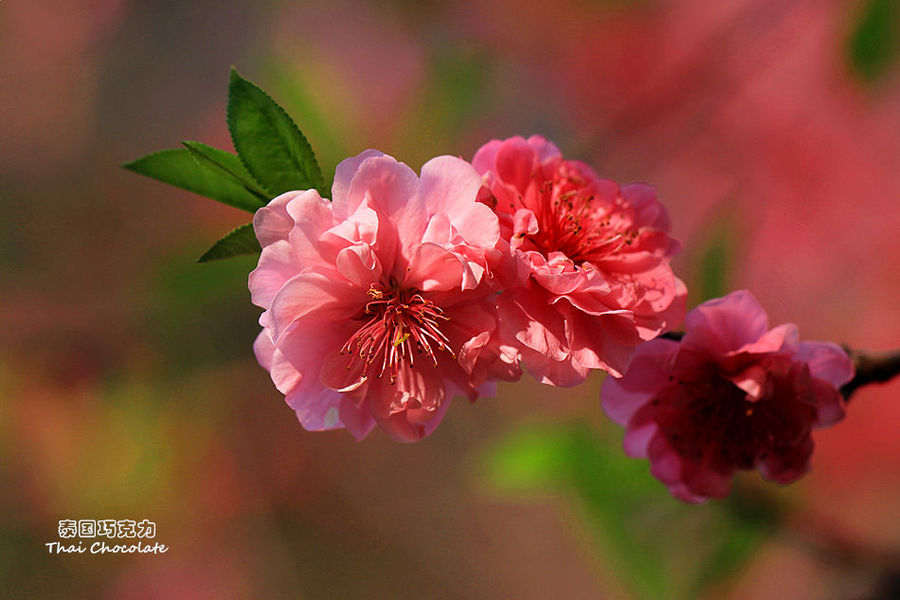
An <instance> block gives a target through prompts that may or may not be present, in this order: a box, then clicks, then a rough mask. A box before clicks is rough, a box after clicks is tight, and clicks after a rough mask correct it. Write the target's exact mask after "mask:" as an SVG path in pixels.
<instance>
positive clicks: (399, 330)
mask: <svg viewBox="0 0 900 600" xmlns="http://www.w3.org/2000/svg"><path fill="white" fill-rule="evenodd" d="M366 293H367V294H368V296H369V298H371V300H370V301H369V302H368V303H367V304H366V307H365V310H364V314H365V315H371V316H370V317H369V318H368V320H367V321H366V323H365V324H364V325H363V326H362V327H360V328H359V329H358V330H357V332H356V333H355V334H353V336H352V337H351V338H350V339H349V340H347V343H346V344H344V346H343V347H342V348H341V352H340V353H341V354H347V355H349V357H350V362H349V363H348V364H347V369H348V370H351V369H354V368H360V367H361V368H362V373H363V375H364V376H368V375H369V374H370V373H375V372H376V371H377V373H376V377H381V376H383V375H384V374H385V373H387V375H388V376H389V377H390V378H391V383H394V382H395V381H396V379H397V374H398V373H399V371H400V366H401V364H402V363H403V361H408V362H409V366H411V367H412V366H415V355H416V354H424V355H425V356H426V357H427V359H428V360H429V361H431V363H432V364H433V365H434V366H435V367H437V365H438V360H437V352H440V351H441V350H444V351H446V352H448V353H449V354H450V355H451V356H452V357H454V358H456V355H455V354H454V353H453V351H452V350H451V349H450V347H449V344H450V341H449V340H448V339H447V337H446V336H445V335H444V334H443V333H442V332H441V329H440V323H441V321H449V320H450V317H448V316H446V315H445V314H444V311H443V310H441V308H440V307H438V306H436V305H435V304H434V302H432V301H431V300H428V299H426V298H424V297H423V296H422V293H421V292H419V291H418V290H414V289H399V288H397V287H396V286H394V287H391V288H385V287H384V286H382V285H381V284H375V283H373V284H372V285H370V286H369V290H368V291H367V292H366ZM363 318H365V317H363ZM372 369H374V370H372Z"/></svg>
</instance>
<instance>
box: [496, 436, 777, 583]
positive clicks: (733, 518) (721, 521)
mask: <svg viewBox="0 0 900 600" xmlns="http://www.w3.org/2000/svg"><path fill="white" fill-rule="evenodd" d="M613 429H614V428H613V427H612V426H610V425H606V426H604V427H602V428H601V429H600V430H599V431H598V430H597V428H596V427H594V426H592V425H589V424H587V423H583V422H574V423H571V424H568V425H562V426H547V425H536V426H529V427H523V428H521V429H518V430H515V431H513V432H512V433H510V434H508V435H507V436H506V437H505V438H503V439H501V440H500V441H498V442H496V443H495V444H494V445H492V446H491V447H490V448H489V449H488V451H487V454H486V457H485V464H486V473H485V474H484V477H485V479H486V481H487V482H488V485H489V487H490V488H491V489H492V490H493V491H494V492H495V493H496V492H499V493H501V494H504V495H506V496H511V495H515V494H522V493H535V492H538V493H541V492H548V491H549V492H555V493H561V494H562V495H564V496H565V497H569V498H572V499H573V500H574V501H575V503H576V506H577V507H578V509H579V512H580V513H581V514H582V515H583V517H584V522H585V523H586V524H587V525H588V526H589V528H590V531H591V533H592V535H593V536H594V537H595V539H596V540H597V542H598V547H599V549H600V555H601V556H602V557H603V558H604V559H606V560H607V561H608V562H609V563H610V565H611V566H612V567H613V568H614V569H615V570H616V572H617V573H618V575H619V577H620V579H621V581H622V582H624V583H625V584H626V585H627V586H628V587H629V588H630V589H632V590H633V591H634V592H635V594H636V597H639V598H653V599H657V598H658V599H681V598H685V599H687V598H696V597H697V596H698V595H699V594H701V593H702V592H704V591H705V590H708V589H710V587H711V586H714V585H720V584H722V582H724V581H725V580H726V579H728V578H729V577H730V576H733V575H734V574H735V573H736V572H737V571H738V570H739V569H740V568H741V567H742V566H743V565H744V564H745V563H746V561H747V560H748V559H749V558H750V557H751V556H752V554H753V552H754V550H756V549H757V548H758V546H759V544H760V543H761V542H762V541H763V540H764V539H765V538H766V536H767V535H768V534H770V533H771V532H772V531H773V529H774V528H775V527H777V525H778V521H779V517H778V513H777V511H775V510H774V509H773V508H772V507H771V506H770V505H768V504H765V503H761V502H756V500H755V499H751V500H748V499H747V498H746V497H744V495H743V492H742V490H741V488H737V489H736V490H735V492H733V493H732V497H731V498H730V499H729V500H728V501H727V502H724V503H715V504H709V505H706V506H703V507H698V506H691V505H686V504H683V503H681V502H679V501H677V500H675V499H673V498H672V497H670V496H669V494H668V492H667V491H666V489H665V487H664V486H663V485H662V484H661V483H660V482H659V481H657V480H656V479H654V478H653V477H652V476H651V475H650V474H649V470H648V464H647V462H646V461H643V460H634V459H630V458H628V457H626V456H625V455H624V454H623V453H622V450H621V448H620V436H619V435H617V434H615V433H614V432H613Z"/></svg>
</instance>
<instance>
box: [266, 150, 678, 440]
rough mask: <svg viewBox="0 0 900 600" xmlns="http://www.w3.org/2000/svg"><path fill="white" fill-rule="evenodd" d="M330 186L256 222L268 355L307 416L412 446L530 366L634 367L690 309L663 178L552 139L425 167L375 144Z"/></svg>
mask: <svg viewBox="0 0 900 600" xmlns="http://www.w3.org/2000/svg"><path fill="white" fill-rule="evenodd" d="M331 196H332V197H331V200H330V201H329V200H326V199H323V198H321V197H320V195H319V193H318V192H316V191H315V190H306V191H295V192H288V193H285V194H282V195H280V196H278V197H277V198H275V199H274V200H272V201H271V202H270V203H269V204H268V206H266V207H264V208H262V209H260V210H259V211H258V212H257V213H256V216H255V218H254V220H253V225H254V229H255V231H256V235H257V238H258V239H259V242H260V244H261V245H262V248H263V249H262V254H261V256H260V261H259V266H258V267H257V268H256V270H255V271H254V272H253V273H252V274H251V275H250V290H251V293H252V298H253V302H254V303H255V304H257V305H258V306H261V307H262V308H264V309H265V312H263V314H262V316H261V317H260V324H261V325H262V327H263V331H262V333H261V334H260V335H259V337H258V339H257V341H256V344H255V350H256V355H257V358H258V359H259V362H260V363H261V364H262V365H263V366H264V367H265V368H267V369H268V370H269V372H270V374H271V376H272V379H273V381H274V382H275V385H276V386H277V387H278V389H279V390H280V391H281V392H283V393H284V394H285V396H286V399H287V402H288V404H289V405H290V406H291V407H292V408H293V409H294V410H295V411H296V413H297V416H298V418H299V419H300V422H301V423H302V424H303V426H304V427H305V428H307V429H310V430H323V429H333V428H339V427H345V428H347V429H348V430H349V431H350V432H351V433H352V434H353V435H355V436H356V437H358V438H361V437H363V436H365V435H366V434H367V433H368V432H369V431H370V430H371V429H372V427H373V426H374V425H375V424H378V425H379V426H380V427H382V428H383V429H384V430H385V431H387V432H388V433H389V434H390V435H391V436H393V437H394V438H396V439H398V440H403V441H415V440H418V439H421V438H422V437H424V436H426V435H428V434H429V433H431V432H432V431H433V430H434V428H435V427H436V426H437V425H438V423H439V422H440V420H441V418H442V417H443V415H444V413H445V412H446V410H447V407H448V406H449V404H450V401H451V399H452V398H453V397H454V396H458V395H461V396H466V397H468V398H470V399H472V400H474V399H475V398H477V397H478V396H479V395H481V394H486V393H491V389H492V386H493V384H494V382H495V381H497V380H506V381H513V380H516V379H518V378H519V377H520V376H521V367H522V366H524V367H525V368H527V369H528V370H529V371H530V372H531V373H532V374H533V375H534V376H535V377H537V378H538V379H540V380H541V381H543V382H545V383H548V384H553V385H574V384H577V383H580V382H581V381H583V380H584V378H585V377H586V376H587V374H588V372H589V371H590V370H591V369H602V370H605V371H608V372H609V373H611V374H613V375H615V376H621V375H622V373H624V372H625V370H626V368H627V367H628V363H629V361H630V359H631V355H632V354H633V352H634V349H635V348H636V347H637V346H638V344H640V343H641V342H642V341H644V340H648V339H651V338H653V337H655V336H656V335H658V334H659V333H660V332H661V331H662V330H663V329H665V328H666V327H667V326H670V325H671V324H672V323H673V322H675V321H677V320H679V319H680V318H681V316H682V314H681V313H682V312H683V306H684V297H685V288H684V285H683V284H682V283H681V281H680V280H678V279H677V278H676V277H675V275H674V274H673V272H672V269H671V267H670V265H669V260H670V258H671V256H672V254H673V253H674V252H675V251H676V250H677V248H678V244H677V242H675V241H674V240H673V239H672V238H670V237H669V234H668V229H669V220H668V216H667V214H666V211H665V209H664V208H663V207H662V205H661V204H660V203H659V202H658V201H657V200H656V197H655V194H654V192H653V189H652V188H651V187H649V186H646V185H630V186H624V187H619V186H618V185H617V184H615V183H614V182H612V181H609V180H607V179H602V178H600V177H599V176H597V175H596V174H595V173H594V172H593V171H592V170H591V169H590V168H589V167H587V165H584V164H583V163H580V162H575V161H567V160H563V159H562V157H561V155H560V153H559V151H558V150H557V149H556V148H555V147H554V146H553V145H552V144H550V143H549V142H547V141H546V140H544V139H543V138H540V137H532V138H530V139H528V140H524V139H522V138H512V139H509V140H506V141H503V142H501V141H492V142H490V143H488V144H486V145H485V146H484V147H482V148H481V149H480V150H479V151H478V152H477V153H476V155H475V158H474V160H473V162H472V163H471V164H470V163H467V162H465V161H463V160H461V159H458V158H452V157H447V156H443V157H438V158H435V159H433V160H431V161H429V162H428V163H426V164H425V165H424V166H423V167H422V171H421V176H417V175H416V174H415V173H414V172H413V171H412V170H411V169H410V168H409V167H407V166H406V165H405V164H403V163H400V162H397V161H396V160H394V159H393V158H391V157H389V156H386V155H384V154H382V153H380V152H377V151H374V150H368V151H366V152H363V153H362V154H360V155H358V156H356V157H354V158H350V159H347V160H345V161H344V162H342V163H341V164H340V165H339V166H338V167H337V170H336V173H335V179H334V185H333V187H332V194H331Z"/></svg>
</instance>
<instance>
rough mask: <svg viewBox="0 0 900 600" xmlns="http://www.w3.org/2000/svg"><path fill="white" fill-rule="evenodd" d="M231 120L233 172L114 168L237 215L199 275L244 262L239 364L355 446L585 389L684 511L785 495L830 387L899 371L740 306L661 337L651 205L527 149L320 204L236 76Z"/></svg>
mask: <svg viewBox="0 0 900 600" xmlns="http://www.w3.org/2000/svg"><path fill="white" fill-rule="evenodd" d="M227 114H228V129H229V133H230V134H231V140H232V143H233V146H234V148H235V150H236V151H237V155H235V154H232V153H230V152H226V151H223V150H218V149H216V148H213V147H210V146H207V145H205V144H201V143H199V142H184V148H179V149H170V150H164V151H162V152H156V153H153V154H149V155H147V156H144V157H142V158H139V159H138V160H136V161H133V162H131V163H128V164H126V165H124V166H125V167H126V168H128V169H130V170H132V171H134V172H137V173H140V174H142V175H146V176H148V177H152V178H154V179H158V180H160V181H163V182H166V183H169V184H172V185H175V186H177V187H181V188H184V189H187V190H190V191H193V192H196V193H199V194H202V195H205V196H207V197H209V198H212V199H214V200H216V201H219V202H222V203H224V204H227V205H229V206H233V207H235V208H238V209H241V210H246V211H248V212H250V213H253V214H254V218H253V222H252V224H249V223H248V224H247V225H244V226H242V227H238V228H237V229H235V230H234V231H232V232H231V233H229V234H228V235H226V236H225V237H223V238H222V239H220V240H219V241H218V242H216V243H215V244H214V245H213V246H212V247H211V248H210V249H209V250H208V251H207V252H205V253H204V254H203V255H202V256H200V258H199V259H198V261H199V262H206V261H210V260H218V259H221V258H227V257H230V256H235V255H239V254H247V253H252V252H256V251H257V250H260V251H261V253H260V258H259V264H258V266H257V268H256V269H255V270H254V271H253V272H252V273H251V274H250V280H249V287H250V292H251V296H252V300H253V302H254V303H255V304H256V305H258V306H260V307H262V308H263V309H264V310H263V313H262V314H261V316H260V321H259V322H260V325H261V326H262V332H261V333H260V334H259V336H258V337H257V339H256V342H255V344H254V350H255V353H256V357H257V359H258V361H259V363H260V364H261V365H262V366H263V367H265V368H266V369H267V370H268V371H269V374H270V376H271V378H272V381H273V382H274V384H275V386H276V388H277V389H278V390H279V391H281V392H282V393H283V394H284V395H285V399H286V401H287V403H288V405H289V406H290V407H291V408H293V409H294V411H295V412H296V414H297V417H298V419H299V420H300V423H301V424H302V425H303V427H305V428H306V429H308V430H313V431H320V430H327V429H338V428H345V429H347V430H348V431H349V432H350V433H351V434H353V435H354V436H355V437H356V438H357V439H362V438H363V437H365V436H366V435H367V434H368V433H369V432H370V431H371V430H372V429H373V428H374V427H375V426H376V425H377V426H378V427H380V428H381V429H382V430H384V431H385V432H386V433H387V434H389V435H390V436H391V437H393V438H394V439H397V440H400V441H417V440H420V439H422V438H423V437H425V436H427V435H429V434H430V433H431V432H433V431H434V429H435V428H436V427H437V426H438V425H439V424H440V422H441V419H442V418H443V417H444V415H445V414H446V412H447V409H448V408H449V406H450V403H451V401H452V399H453V398H454V397H457V396H462V397H466V398H468V399H470V400H472V401H474V400H475V399H477V398H479V397H480V396H483V395H490V394H492V393H493V392H494V388H495V385H496V382H498V381H516V380H518V379H519V378H520V377H521V376H522V373H523V370H524V371H528V372H529V373H530V374H531V375H532V376H534V377H535V378H536V379H537V380H539V381H540V382H542V383H544V384H547V385H556V386H573V385H577V384H579V383H581V382H583V381H584V380H585V378H586V377H587V376H588V374H589V373H590V372H591V371H595V370H599V371H603V372H605V373H607V379H606V381H605V383H604V387H603V390H602V397H603V398H602V401H603V407H604V408H605V409H606V412H607V413H608V414H609V416H610V417H611V418H612V419H613V420H614V421H616V422H617V423H619V424H621V425H623V426H624V427H626V428H627V433H626V436H625V450H626V452H627V453H628V454H629V455H631V456H635V457H642V458H647V459H649V461H650V463H651V472H652V473H653V474H654V475H655V476H656V477H658V478H659V479H661V480H662V481H663V482H664V483H665V484H666V485H667V486H668V487H669V489H670V491H671V492H672V493H673V494H674V495H675V496H676V497H678V498H680V499H682V500H685V501H689V502H699V501H702V500H704V499H706V498H713V497H722V496H724V495H726V494H727V493H728V490H729V487H730V484H731V479H732V476H733V475H734V473H735V472H736V471H737V470H739V469H753V468H756V469H759V470H760V471H761V472H762V474H763V475H764V476H765V477H767V478H768V479H771V480H774V481H777V482H781V483H787V482H790V481H793V480H794V479H796V478H797V477H799V476H800V475H801V474H802V473H803V472H804V471H805V470H806V469H807V468H808V465H809V457H810V453H811V451H812V440H811V438H810V431H811V429H812V428H814V427H821V426H824V425H828V424H831V423H834V422H836V421H838V420H840V419H841V418H842V417H843V400H842V396H841V394H840V391H841V389H843V391H844V392H845V393H848V394H849V393H850V391H851V390H853V389H855V387H858V386H859V385H865V384H866V383H871V382H873V381H885V380H887V379H889V378H890V377H891V376H893V375H894V374H896V372H898V371H900V359H898V357H888V358H886V359H883V360H882V359H879V360H868V359H867V360H868V362H866V361H863V360H860V357H861V358H865V356H864V355H860V357H858V358H857V362H858V364H859V371H860V372H859V373H857V374H856V375H855V376H854V364H853V361H851V360H850V358H849V357H848V356H847V354H846V353H845V352H844V351H843V350H841V349H840V348H838V347H837V346H835V345H833V344H825V343H816V342H805V343H802V342H799V341H798V340H797V333H796V328H795V327H794V326H792V325H782V326H780V327H776V328H774V329H771V330H769V329H767V324H766V314H765V312H764V311H763V310H762V308H761V307H760V306H759V305H758V304H757V303H756V301H755V300H754V299H753V298H752V297H751V296H750V294H749V293H748V292H737V293H734V294H731V295H730V296H727V297H725V298H722V299H718V300H712V301H710V302H707V303H705V304H703V305H701V306H699V307H697V308H696V309H694V310H693V311H691V312H690V313H689V314H688V315H687V318H686V332H685V333H684V334H683V335H681V334H677V333H675V332H672V331H671V330H672V329H673V327H674V326H676V325H678V323H680V321H681V320H682V319H683V318H684V312H685V309H686V307H685V299H686V296H687V290H686V288H685V285H684V284H683V283H682V281H681V280H680V279H679V278H678V277H677V276H676V275H675V273H674V272H673V270H672V266H671V260H672V257H673V256H674V254H676V253H677V252H678V250H679V247H680V245H679V243H678V242H677V241H676V240H674V239H673V238H672V237H671V236H670V234H669V227H670V225H669V215H668V213H667V212H666V209H665V208H664V207H663V206H662V204H660V203H659V201H658V200H657V198H656V192H655V190H654V188H653V187H651V186H649V185H645V184H640V183H633V184H629V185H621V186H620V185H619V184H617V183H616V182H614V181H611V180H609V179H606V178H603V177H600V176H599V175H598V174H597V173H596V172H595V171H594V170H593V169H591V168H590V167H589V166H588V165H586V164H584V163H582V162H579V161H576V160H570V159H565V158H563V156H562V154H561V153H560V151H559V150H558V149H557V148H556V146H554V145H553V144H552V143H550V142H549V141H547V140H546V139H544V138H542V137H540V136H532V137H530V138H528V139H525V138H522V137H512V138H509V139H506V140H493V141H490V142H488V143H487V144H485V145H484V146H482V147H481V148H480V149H479V150H478V151H477V152H476V153H475V155H474V157H473V158H472V160H471V162H467V161H465V160H463V159H461V158H454V157H450V156H440V157H437V158H434V159H432V160H430V161H428V162H427V163H426V164H425V165H424V166H423V167H422V169H421V173H420V174H418V175H417V174H416V173H415V172H414V171H413V170H412V169H410V168H409V167H408V166H406V165H405V164H403V163H401V162H398V161H397V160H395V159H394V158H392V157H390V156H387V155H385V154H383V153H381V152H378V151H376V150H366V151H365V152H363V153H361V154H359V155H357V156H355V157H352V158H348V159H347V160H344V161H343V162H341V163H340V164H339V165H338V166H337V169H336V172H335V176H334V182H333V184H332V186H331V189H330V190H328V186H327V184H326V178H325V177H324V176H323V175H322V172H321V170H320V169H319V165H318V161H317V160H316V156H315V153H314V152H313V150H312V147H311V146H310V145H309V142H308V141H307V139H306V138H305V137H304V136H303V134H302V133H301V132H300V130H299V128H298V127H297V126H296V124H295V123H294V122H293V121H292V120H291V119H290V117H289V116H288V114H287V112H286V111H285V110H284V109H283V108H282V107H280V106H278V104H276V103H275V102H274V100H272V98H271V97H270V96H269V95H267V94H266V93H265V92H264V91H263V90H262V89H260V88H259V87H258V86H256V85H255V84H253V83H252V82H250V81H248V80H246V79H244V78H243V77H241V76H240V75H239V74H238V73H237V72H236V71H234V70H232V72H231V76H230V82H229V88H228V113H227ZM327 196H330V198H328V197H327ZM273 198H274V199H273ZM665 332H669V333H668V334H667V335H665V336H662V337H661V334H664V333H665ZM892 361H893V362H892ZM895 363H896V364H895ZM851 378H852V381H850V380H851ZM848 382H850V383H849V384H848Z"/></svg>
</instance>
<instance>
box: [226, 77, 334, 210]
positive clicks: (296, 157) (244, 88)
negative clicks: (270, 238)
mask: <svg viewBox="0 0 900 600" xmlns="http://www.w3.org/2000/svg"><path fill="white" fill-rule="evenodd" d="M228 130H229V131H230V132H231V139H232V142H233V143H234V147H235V149H236V150H237V151H238V155H239V156H240V158H241V160H242V161H243V162H244V164H245V165H246V167H247V170H248V171H250V173H251V174H252V175H253V176H254V177H255V178H256V179H257V180H258V181H259V182H260V183H262V184H263V185H264V186H265V187H266V188H267V189H269V190H270V191H271V192H273V194H274V195H276V196H277V195H279V194H283V193H284V192H288V191H291V190H305V189H313V188H314V189H317V190H319V193H320V194H323V195H325V194H326V191H325V189H324V187H325V181H324V179H323V177H322V172H321V170H320V169H319V163H318V161H316V156H315V154H314V153H313V150H312V147H310V145H309V142H308V141H306V138H305V137H304V136H303V133H301V131H300V129H299V128H298V127H297V125H296V124H295V123H294V121H292V120H291V118H290V117H289V116H288V114H287V112H285V110H284V109H283V108H281V106H279V105H278V104H276V103H275V101H274V100H272V99H271V98H270V97H269V96H268V94H266V93H265V92H264V91H262V90H261V89H260V88H259V87H257V86H256V85H255V84H253V83H251V82H250V81H247V80H246V79H244V78H243V77H241V76H240V75H238V73H237V71H235V70H234V69H232V71H231V83H230V85H229V87H228Z"/></svg>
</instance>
